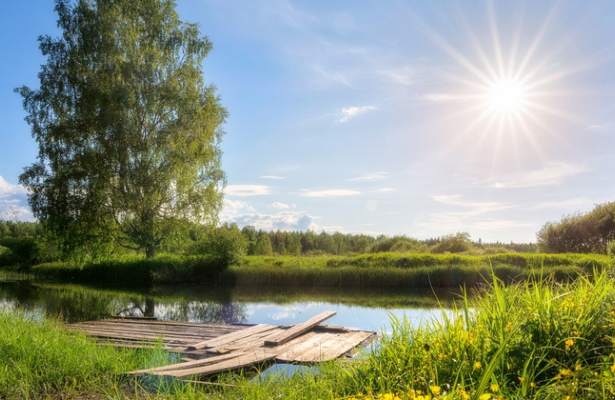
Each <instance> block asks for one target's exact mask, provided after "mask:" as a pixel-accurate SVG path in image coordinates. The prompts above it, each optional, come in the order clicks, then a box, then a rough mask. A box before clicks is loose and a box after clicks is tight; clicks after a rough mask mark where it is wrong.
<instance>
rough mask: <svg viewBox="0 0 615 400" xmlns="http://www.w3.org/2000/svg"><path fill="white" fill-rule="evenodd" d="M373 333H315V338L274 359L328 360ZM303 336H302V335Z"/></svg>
mask: <svg viewBox="0 0 615 400" xmlns="http://www.w3.org/2000/svg"><path fill="white" fill-rule="evenodd" d="M374 336H375V333H373V332H365V331H348V332H346V333H333V332H331V333H320V332H319V333H317V334H316V335H315V339H314V340H311V341H309V342H308V343H306V344H298V345H296V346H291V347H290V348H288V350H287V351H285V352H282V353H279V354H278V355H277V356H276V360H277V361H280V362H305V363H314V362H323V361H330V360H334V359H336V358H339V357H340V356H342V355H344V354H346V353H349V352H351V351H352V350H354V349H355V348H357V347H358V346H360V345H361V344H362V343H364V342H365V341H366V340H369V339H370V338H372V337H374ZM302 338H303V337H302Z"/></svg>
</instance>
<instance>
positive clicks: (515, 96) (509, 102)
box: [484, 78, 529, 116]
mask: <svg viewBox="0 0 615 400" xmlns="http://www.w3.org/2000/svg"><path fill="white" fill-rule="evenodd" d="M484 102H485V107H486V109H487V110H489V111H490V112H491V113H494V114H497V115H501V116H508V115H520V114H523V113H524V112H525V111H526V110H527V107H528V105H529V89H528V87H527V85H525V84H524V83H523V82H522V81H521V80H517V79H514V78H504V79H497V80H494V81H492V82H490V83H489V84H488V85H487V86H486V88H485V93H484Z"/></svg>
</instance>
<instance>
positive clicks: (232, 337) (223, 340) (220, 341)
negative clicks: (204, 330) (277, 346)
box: [189, 324, 277, 350]
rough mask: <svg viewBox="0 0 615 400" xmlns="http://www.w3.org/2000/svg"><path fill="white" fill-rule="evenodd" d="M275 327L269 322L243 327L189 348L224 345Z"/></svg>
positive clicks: (197, 348)
mask: <svg viewBox="0 0 615 400" xmlns="http://www.w3.org/2000/svg"><path fill="white" fill-rule="evenodd" d="M275 328H277V326H275V325H267V324H260V325H254V326H252V327H250V328H246V329H242V330H240V331H236V332H231V333H227V334H226V335H222V336H219V337H217V338H214V339H208V340H204V341H202V342H199V343H195V344H193V345H191V346H190V347H189V349H190V350H200V349H204V348H206V347H217V346H222V345H225V344H228V343H231V342H234V341H236V340H238V339H241V338H244V337H247V336H250V335H254V334H257V333H260V332H264V331H270V330H272V329H275Z"/></svg>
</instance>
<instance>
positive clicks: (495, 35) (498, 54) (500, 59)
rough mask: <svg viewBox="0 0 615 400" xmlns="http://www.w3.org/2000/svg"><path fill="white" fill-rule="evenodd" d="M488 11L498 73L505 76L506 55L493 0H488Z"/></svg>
mask: <svg viewBox="0 0 615 400" xmlns="http://www.w3.org/2000/svg"><path fill="white" fill-rule="evenodd" d="M487 13H488V14H489V29H490V30H491V40H492V41H493V48H494V50H495V59H496V63H497V67H498V75H499V76H503V75H504V74H505V72H504V56H503V55H502V46H501V45H500V35H499V32H498V29H497V27H496V25H497V21H496V17H495V9H494V6H493V0H488V1H487Z"/></svg>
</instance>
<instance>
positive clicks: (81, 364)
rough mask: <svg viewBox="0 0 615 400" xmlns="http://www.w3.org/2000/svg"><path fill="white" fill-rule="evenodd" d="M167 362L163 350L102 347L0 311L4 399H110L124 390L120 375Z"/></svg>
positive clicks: (55, 327) (0, 391) (0, 370)
mask: <svg viewBox="0 0 615 400" xmlns="http://www.w3.org/2000/svg"><path fill="white" fill-rule="evenodd" d="M166 358H167V356H166V354H165V353H164V352H162V351H122V350H116V349H114V348H112V347H107V346H98V345H96V344H94V343H93V342H92V341H90V340H88V339H86V338H85V336H83V335H78V334H73V333H68V332H67V331H65V330H64V329H63V328H62V327H61V326H60V324H59V323H57V322H55V321H51V320H44V321H36V320H33V319H31V318H28V317H27V316H24V315H22V314H14V313H6V312H4V313H3V312H0V360H2V362H1V363H0V398H6V399H27V398H39V397H51V398H54V397H58V398H59V397H60V394H62V396H65V398H70V397H71V396H75V397H77V396H78V395H79V394H83V393H89V394H92V393H97V394H100V395H103V394H107V395H109V396H112V395H113V394H114V393H117V392H118V391H121V385H122V382H123V380H122V379H121V377H120V376H121V375H120V374H122V373H124V372H126V371H130V370H133V369H136V368H140V367H142V366H144V365H148V366H149V365H160V364H164V363H165V362H166ZM101 397H102V396H101ZM63 398H64V397H63Z"/></svg>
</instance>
